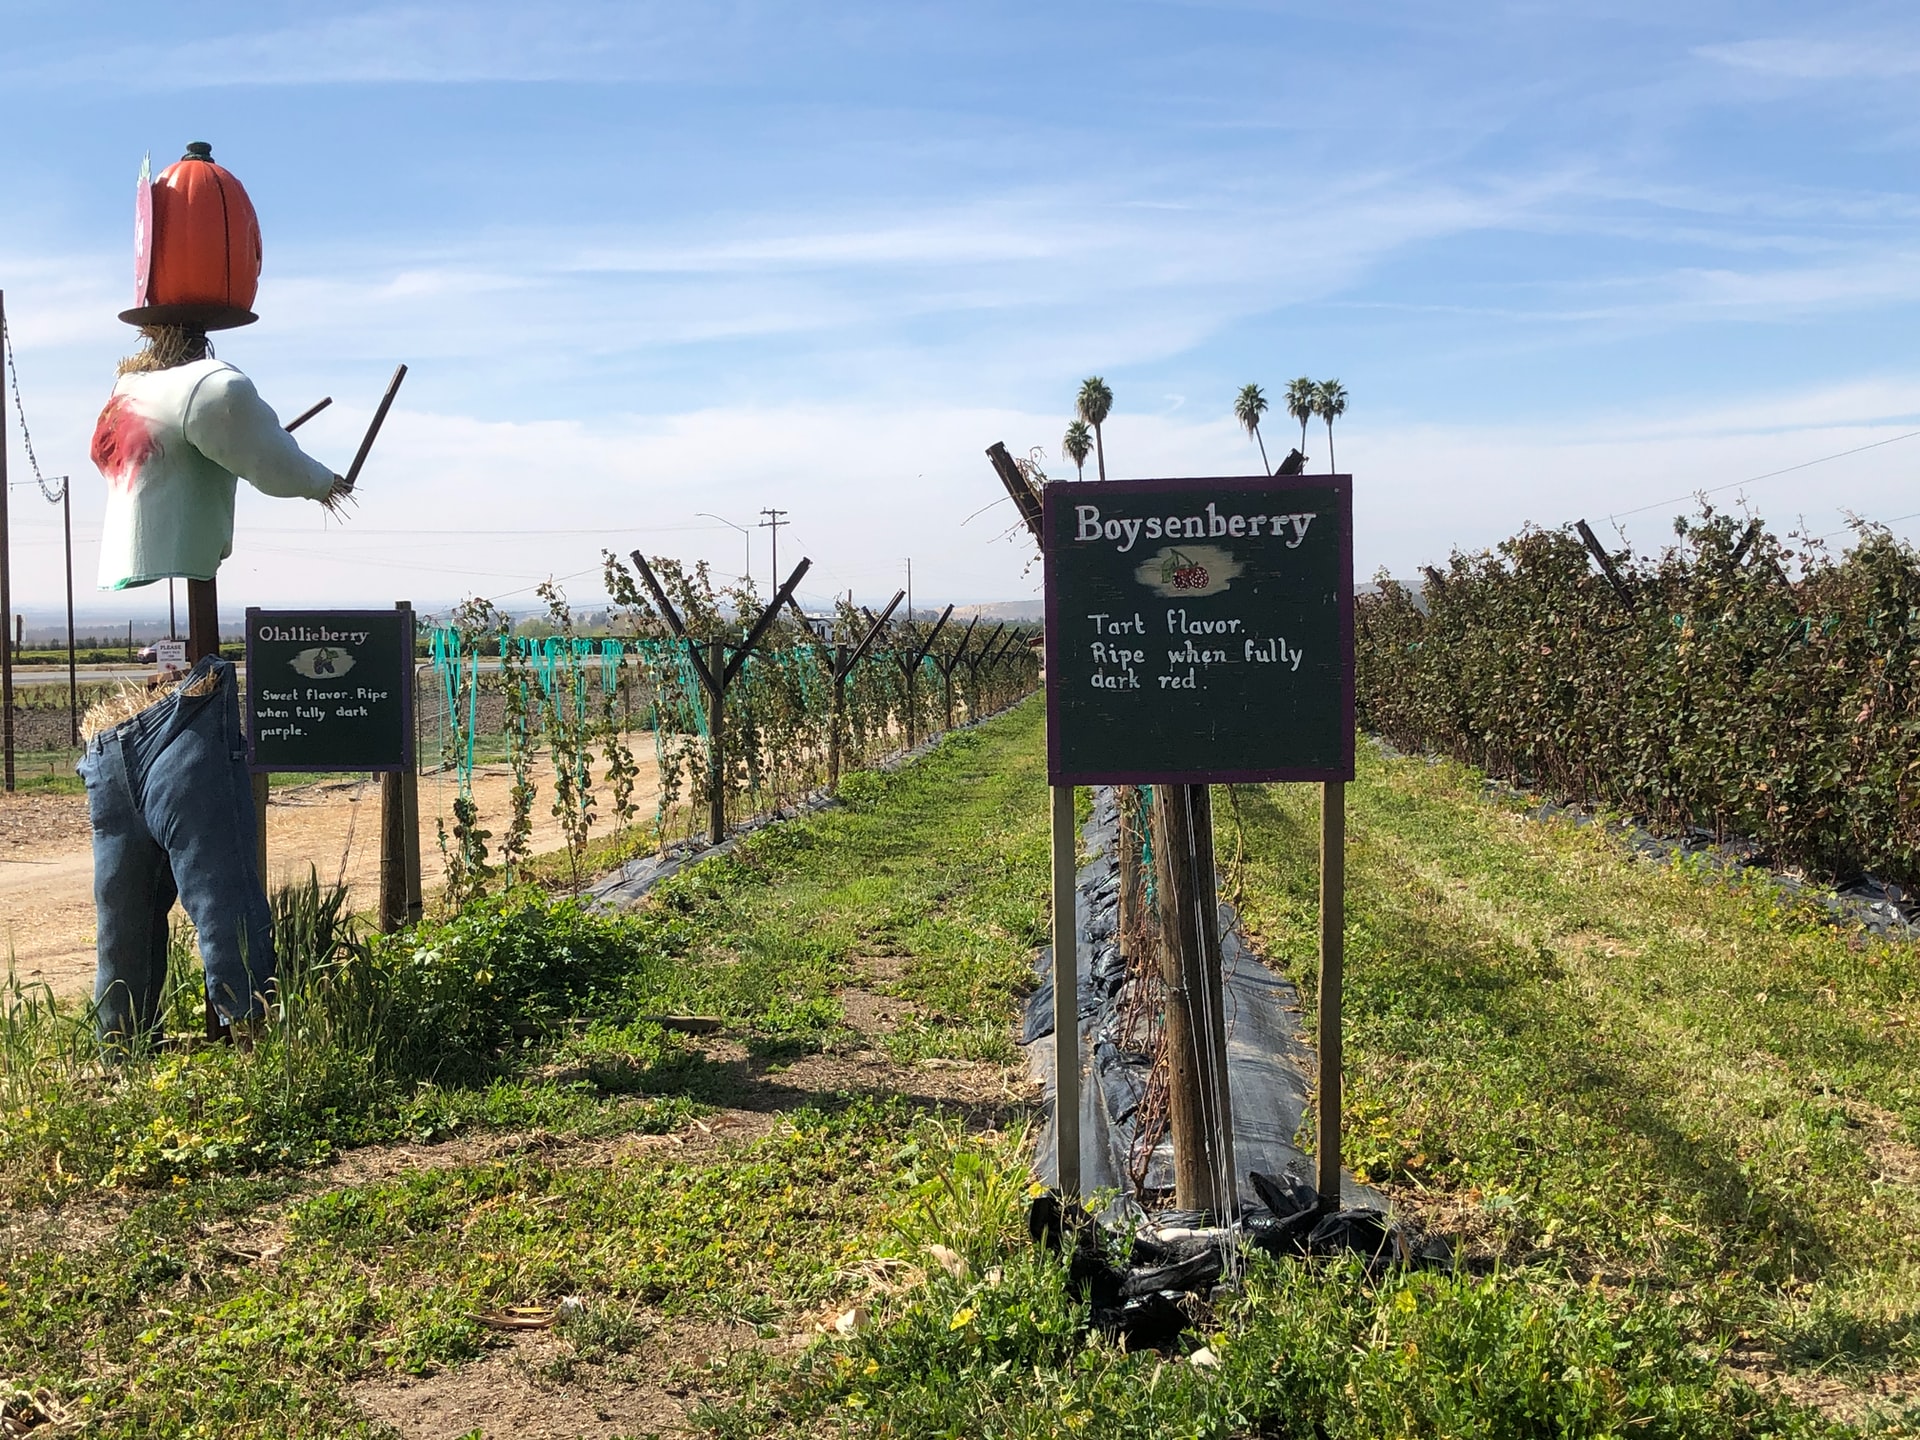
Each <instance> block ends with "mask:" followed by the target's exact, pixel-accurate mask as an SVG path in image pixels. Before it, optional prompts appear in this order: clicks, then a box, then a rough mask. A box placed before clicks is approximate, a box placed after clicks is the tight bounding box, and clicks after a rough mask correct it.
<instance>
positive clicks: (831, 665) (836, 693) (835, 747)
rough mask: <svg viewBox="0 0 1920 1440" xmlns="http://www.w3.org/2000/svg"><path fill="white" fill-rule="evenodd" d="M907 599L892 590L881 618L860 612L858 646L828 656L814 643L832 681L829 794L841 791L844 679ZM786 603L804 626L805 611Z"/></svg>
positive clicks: (839, 647)
mask: <svg viewBox="0 0 1920 1440" xmlns="http://www.w3.org/2000/svg"><path fill="white" fill-rule="evenodd" d="M906 598H907V592H906V591H904V590H896V591H894V592H893V599H891V600H889V601H888V602H887V608H886V609H885V610H883V611H882V612H881V613H880V618H879V619H877V620H876V619H874V617H873V612H872V611H863V612H862V613H864V614H865V615H866V617H867V633H866V634H865V635H862V636H861V637H860V640H859V643H857V644H856V645H854V646H853V647H852V648H851V649H849V648H848V646H847V644H846V642H845V641H844V640H843V641H841V642H840V643H839V644H837V645H835V646H834V647H833V653H832V655H831V656H829V655H828V653H827V647H826V646H825V645H823V644H821V643H819V642H818V641H815V642H814V649H815V650H816V651H818V652H819V655H820V658H821V660H822V661H823V662H824V663H825V664H826V666H827V673H828V675H829V676H830V677H831V678H832V680H833V695H832V699H831V701H830V702H829V704H828V706H827V791H828V793H829V794H831V793H832V792H833V791H835V790H837V789H839V788H840V733H841V731H840V727H841V725H842V724H843V723H844V722H845V719H846V713H847V677H848V676H849V675H851V674H852V673H853V667H854V666H856V665H858V664H859V663H860V662H861V660H862V659H864V658H865V657H866V653H867V651H868V650H869V649H870V648H871V647H872V645H873V642H874V640H875V639H876V638H877V637H878V636H879V634H880V631H881V629H882V628H883V627H884V626H885V625H886V623H887V619H888V617H889V616H891V615H892V614H893V609H894V606H896V605H898V604H899V603H900V602H901V601H902V600H904V599H906ZM787 604H788V605H790V606H792V608H793V613H794V614H795V615H798V616H799V617H800V619H801V621H802V623H804V622H805V621H806V618H807V617H806V612H805V611H803V610H802V609H801V608H800V607H799V606H798V605H795V604H794V603H793V601H791V600H789V601H788V602H787Z"/></svg>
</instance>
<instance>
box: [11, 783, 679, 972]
mask: <svg viewBox="0 0 1920 1440" xmlns="http://www.w3.org/2000/svg"><path fill="white" fill-rule="evenodd" d="M634 750H635V754H634V760H635V762H636V764H637V765H638V766H639V770H640V774H639V778H638V780H637V782H636V784H635V786H634V804H635V805H636V806H637V807H638V808H639V811H640V814H641V816H642V817H651V816H652V814H653V808H654V804H655V802H656V799H657V797H658V794H659V785H658V774H657V771H656V769H655V765H654V757H653V754H652V747H651V746H650V745H636V746H635V747H634ZM535 779H536V782H537V783H539V784H540V794H539V796H538V797H537V798H536V799H535V801H534V827H533V848H534V851H535V852H536V853H541V852H545V851H549V850H558V849H560V848H561V846H562V843H563V842H562V840H561V837H560V827H559V822H558V821H556V820H555V819H554V818H553V816H552V814H551V813H549V810H548V807H549V806H550V805H551V804H552V801H553V790H552V785H551V780H550V778H549V777H547V776H544V775H542V774H540V773H539V772H538V771H536V772H535ZM600 779H601V776H600V772H599V771H598V770H597V769H596V771H595V780H596V782H597V783H596V784H595V787H594V789H595V794H596V796H597V798H598V805H599V807H600V809H601V810H602V811H605V810H606V809H607V808H608V807H609V805H610V801H609V800H608V798H607V789H606V787H605V785H604V784H603V783H598V782H599V781H600ZM511 786H512V776H511V774H510V773H509V772H508V770H507V768H506V766H504V765H491V766H481V767H479V768H478V769H477V770H475V771H474V777H473V792H474V798H475V800H477V801H478V802H479V805H480V813H481V817H482V820H483V821H484V822H485V823H486V827H487V828H488V829H490V830H492V831H493V832H494V833H495V834H496V835H498V834H500V833H501V832H502V831H503V830H504V829H505V822H506V817H507V815H508V814H509V812H510V806H509V802H508V792H509V790H510V789H511ZM454 793H455V791H454V782H453V777H452V776H450V775H427V776H422V777H421V780H420V868H421V872H422V879H423V881H424V884H425V888H426V890H427V891H428V893H429V894H431V893H432V892H433V891H434V890H435V889H436V888H437V887H438V886H439V885H440V883H441V881H442V879H443V878H444V876H445V873H446V867H445V865H444V863H443V862H442V860H441V856H440V844H439V832H438V827H437V821H438V820H439V819H440V818H442V817H445V818H447V819H448V821H449V823H451V818H452V806H453V798H454ZM598 818H599V820H600V823H599V824H597V825H596V826H595V828H594V831H593V833H594V834H595V835H603V834H605V833H606V832H607V830H608V828H609V824H608V820H607V817H606V816H605V815H604V814H602V815H601V816H599V817H598ZM309 865H311V866H312V867H313V868H314V869H315V870H316V871H318V872H319V875H320V878H321V880H322V881H323V882H326V881H331V880H333V879H335V878H342V879H344V880H345V881H346V883H347V885H348V887H349V889H350V890H351V891H352V893H353V904H354V907H355V908H356V909H360V910H371V909H373V908H374V906H375V904H376V903H377V900H378V888H379V882H380V784H379V782H378V781H377V780H367V779H341V780H321V781H317V782H315V783H313V784H310V785H292V786H279V785H276V786H275V787H274V789H273V792H272V797H271V800H270V801H269V803H268V807H267V874H268V883H269V884H278V883H281V882H282V881H285V880H288V879H293V878H304V877H305V876H306V873H307V867H308V866H309ZM175 913H176V914H178V913H179V912H178V911H177V910H176V911H175ZM0 946H4V947H5V956H6V959H7V960H10V962H11V964H12V967H13V972H14V974H15V975H16V976H17V978H18V979H19V980H20V981H21V982H22V983H24V984H39V983H45V984H47V985H49V986H51V987H52V988H53V991H54V993H55V994H58V995H62V996H77V995H84V994H86V993H88V992H89V991H90V990H91V989H92V986H93V968H94V952H93V946H94V916H93V848H92V832H91V830H90V828H89V826H88V824H87V802H86V799H85V797H84V796H79V795H45V796H41V795H0ZM0 977H4V968H3V967H0Z"/></svg>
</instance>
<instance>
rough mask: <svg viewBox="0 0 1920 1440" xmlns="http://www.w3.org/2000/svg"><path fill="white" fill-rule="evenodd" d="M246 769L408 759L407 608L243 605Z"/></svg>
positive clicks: (382, 766) (396, 765) (395, 763)
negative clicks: (263, 607) (258, 607)
mask: <svg viewBox="0 0 1920 1440" xmlns="http://www.w3.org/2000/svg"><path fill="white" fill-rule="evenodd" d="M247 760H248V763H249V764H250V765H251V766H252V767H253V768H254V769H255V770H405V769H406V768H407V767H408V766H410V765H411V764H412V763H413V611H412V609H411V608H405V609H394V610H249V611H247Z"/></svg>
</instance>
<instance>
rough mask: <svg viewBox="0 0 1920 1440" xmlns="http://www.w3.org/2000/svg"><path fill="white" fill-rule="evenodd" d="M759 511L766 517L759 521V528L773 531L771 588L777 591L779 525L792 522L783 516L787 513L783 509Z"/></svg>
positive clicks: (778, 585) (778, 576)
mask: <svg viewBox="0 0 1920 1440" xmlns="http://www.w3.org/2000/svg"><path fill="white" fill-rule="evenodd" d="M760 513H761V514H762V515H764V516H766V517H767V518H766V519H764V520H762V521H761V522H760V528H761V529H762V530H770V531H772V533H773V588H774V589H775V590H776V591H777V590H779V588H780V527H781V526H782V525H791V524H792V523H793V522H792V521H791V520H788V519H786V518H785V517H786V515H787V513H788V512H787V511H785V510H762V511H761V512H760Z"/></svg>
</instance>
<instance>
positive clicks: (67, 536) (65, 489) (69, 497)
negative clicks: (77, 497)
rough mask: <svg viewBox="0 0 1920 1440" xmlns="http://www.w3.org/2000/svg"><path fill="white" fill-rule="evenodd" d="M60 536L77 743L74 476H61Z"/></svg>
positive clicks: (72, 731) (75, 742)
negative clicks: (64, 558) (64, 562)
mask: <svg viewBox="0 0 1920 1440" xmlns="http://www.w3.org/2000/svg"><path fill="white" fill-rule="evenodd" d="M60 537H61V539H62V540H64V541H65V542H66V552H67V731H68V735H67V743H68V744H70V745H72V746H73V747H74V748H75V749H78V748H79V746H80V675H79V670H78V667H77V666H76V665H75V664H74V656H73V477H72V476H71V475H62V476H61V477H60Z"/></svg>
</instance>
